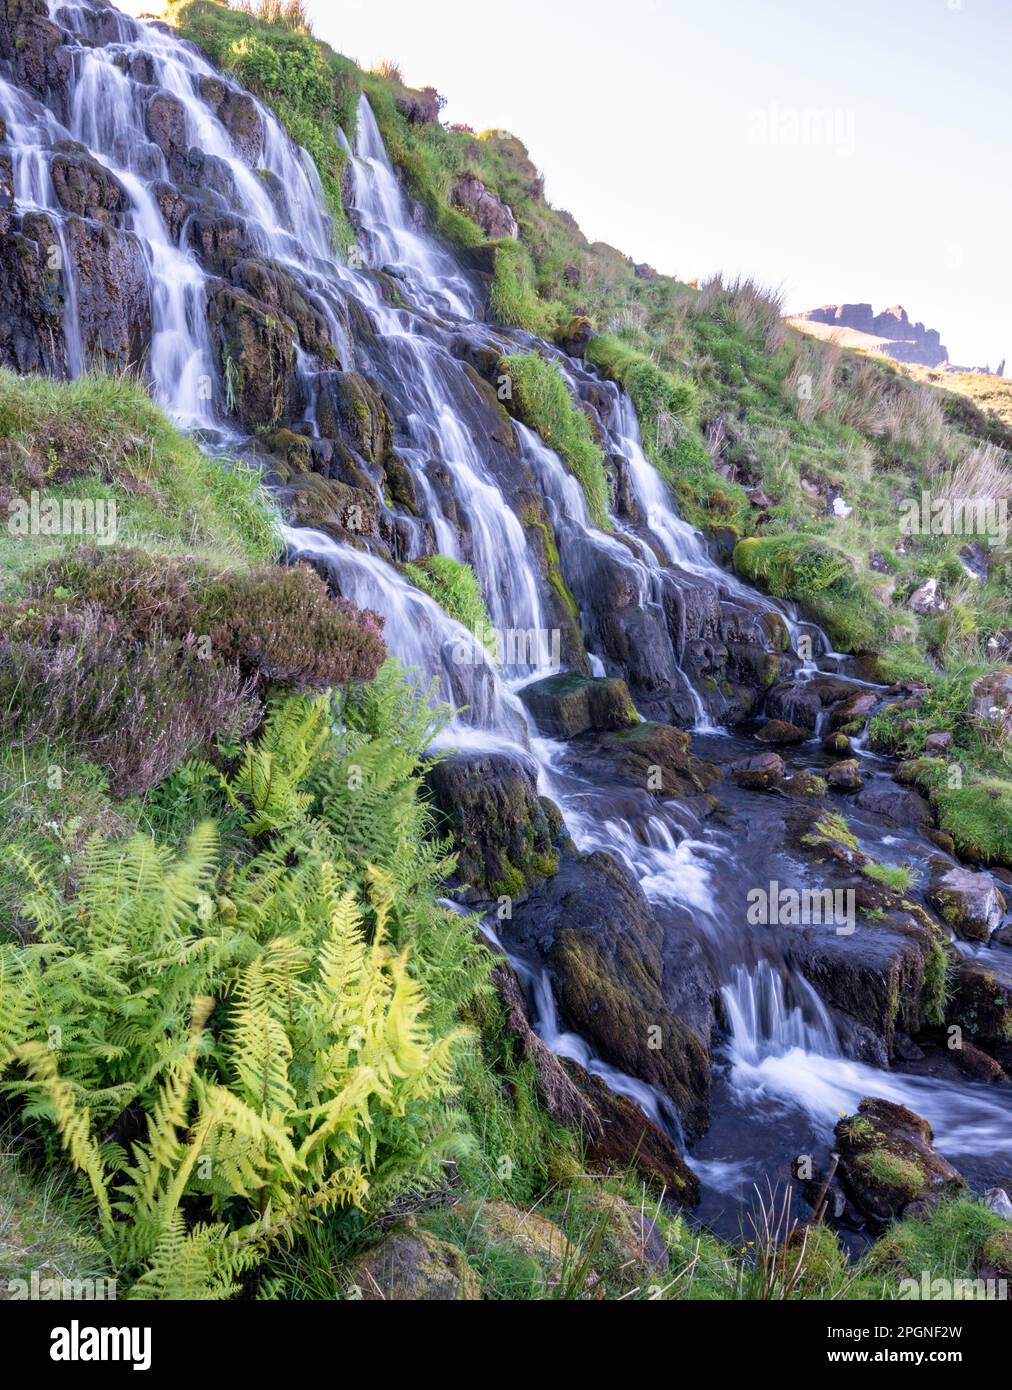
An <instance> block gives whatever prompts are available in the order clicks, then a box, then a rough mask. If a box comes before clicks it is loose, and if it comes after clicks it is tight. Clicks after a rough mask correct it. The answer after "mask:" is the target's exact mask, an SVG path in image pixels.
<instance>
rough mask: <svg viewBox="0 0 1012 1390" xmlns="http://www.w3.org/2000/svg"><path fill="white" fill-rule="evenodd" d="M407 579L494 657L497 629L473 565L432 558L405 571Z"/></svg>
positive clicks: (407, 566)
mask: <svg viewBox="0 0 1012 1390" xmlns="http://www.w3.org/2000/svg"><path fill="white" fill-rule="evenodd" d="M403 568H404V576H405V578H406V579H408V580H410V582H411V583H412V584H414V586H415V588H417V589H421V590H422V591H423V592H424V593H427V594H428V595H429V596H430V597H431V598H434V599H435V600H436V602H437V603H438V604H440V605H441V606H442V607H443V608H444V609H445V610H446V612H447V613H449V615H450V617H451V618H456V620H457V622H458V623H463V625H464V627H466V628H467V630H468V632H472V633H474V635H475V636H476V637H477V639H478V641H479V642H481V643H482V644H483V645H484V646H485V647H486V648H487V650H488V651H489V652H490V653H491V654H492V656H493V658H494V656H495V651H496V638H495V629H494V628H493V625H492V619H491V618H490V617H489V615H488V609H487V608H486V607H485V600H484V598H483V597H482V593H481V586H480V585H479V583H478V579H477V576H476V575H475V573H474V570H473V569H472V568H471V566H470V565H468V564H465V563H464V561H463V560H454V559H451V557H450V556H448V555H430V556H428V558H426V559H424V560H418V561H416V562H415V563H413V564H407V565H405V566H404V567H403Z"/></svg>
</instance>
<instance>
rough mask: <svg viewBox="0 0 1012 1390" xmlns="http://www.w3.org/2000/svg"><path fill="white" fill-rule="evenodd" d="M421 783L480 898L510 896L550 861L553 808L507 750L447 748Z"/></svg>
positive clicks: (553, 855)
mask: <svg viewBox="0 0 1012 1390" xmlns="http://www.w3.org/2000/svg"><path fill="white" fill-rule="evenodd" d="M425 786H426V790H427V792H428V795H429V797H430V798H431V800H432V802H433V805H434V806H435V807H436V808H437V810H438V811H439V812H440V813H441V816H440V828H441V829H442V830H443V832H444V833H448V834H449V835H450V836H451V837H452V839H453V842H454V847H455V848H456V850H457V852H458V860H457V874H458V876H459V877H460V879H461V880H462V881H463V882H464V883H466V884H467V885H468V887H469V888H471V889H472V890H473V891H474V892H475V893H476V894H477V895H478V896H479V897H481V898H482V899H489V898H500V897H506V898H515V897H517V896H519V895H520V894H522V893H524V892H525V891H526V890H527V889H528V888H529V887H530V885H531V884H532V883H536V882H537V881H538V880H540V879H542V878H545V877H546V876H548V875H550V874H553V873H554V872H555V870H556V868H557V867H558V854H557V851H556V849H555V846H554V840H555V838H556V836H557V835H558V834H559V831H560V829H561V824H562V822H561V817H560V816H559V813H558V810H557V809H556V807H555V806H554V805H553V804H552V803H551V802H550V801H547V800H545V799H544V798H543V797H539V796H538V789H537V783H536V781H535V777H534V771H533V769H532V767H531V766H530V765H529V764H528V763H527V762H526V761H524V760H522V759H521V758H519V757H518V756H516V755H514V754H512V753H498V752H497V753H472V752H461V753H452V754H450V756H449V757H446V758H443V759H441V760H440V761H439V762H436V763H434V764H433V765H432V766H431V767H430V768H429V770H428V772H427V773H426V777H425Z"/></svg>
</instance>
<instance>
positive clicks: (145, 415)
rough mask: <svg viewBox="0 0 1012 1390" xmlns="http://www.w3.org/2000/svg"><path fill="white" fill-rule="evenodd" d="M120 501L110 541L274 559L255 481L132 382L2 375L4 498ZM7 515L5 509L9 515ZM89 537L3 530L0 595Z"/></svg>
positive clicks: (223, 557) (0, 486)
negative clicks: (202, 444) (205, 449)
mask: <svg viewBox="0 0 1012 1390" xmlns="http://www.w3.org/2000/svg"><path fill="white" fill-rule="evenodd" d="M33 490H34V491H37V492H39V494H40V496H41V495H45V496H52V497H55V498H67V499H71V500H73V499H77V498H80V497H85V496H88V497H101V498H103V499H106V500H110V501H114V502H115V504H116V519H117V539H118V541H119V542H120V543H124V544H139V545H143V546H145V547H146V548H148V549H150V550H153V551H155V552H159V553H166V554H179V553H188V554H200V555H203V556H204V557H205V558H207V559H208V560H210V561H211V562H212V563H213V564H215V565H218V566H220V567H223V568H236V567H244V566H246V565H248V564H254V563H258V562H267V561H270V560H273V559H276V558H277V555H278V553H279V541H278V536H277V529H276V523H275V521H274V518H273V511H272V508H271V504H270V501H269V499H268V496H267V493H266V491H265V490H264V488H263V487H262V485H261V482H260V477H259V474H257V473H256V472H255V471H254V470H253V469H250V468H248V467H247V466H246V465H244V464H241V463H239V462H237V461H236V460H234V459H229V458H227V457H226V458H220V459H215V458H211V457H210V456H208V455H207V454H204V453H202V452H201V450H200V449H199V447H198V446H197V444H196V442H195V441H194V440H193V439H191V438H188V437H187V436H185V435H184V434H182V433H181V432H180V431H179V430H178V429H176V428H175V426H174V425H173V424H172V423H171V422H170V421H169V420H168V418H167V417H166V415H165V414H164V412H163V411H161V410H160V409H159V408H158V406H156V405H155V404H154V402H153V401H152V400H151V398H150V396H149V395H148V393H147V392H146V391H145V389H144V387H143V386H141V385H140V384H139V383H138V382H136V381H133V380H132V379H131V378H129V377H127V376H106V375H87V376H83V377H80V378H79V379H78V380H76V381H72V382H57V381H50V380H48V379H47V378H44V377H21V376H16V375H15V374H14V373H13V372H9V371H7V370H4V369H0V496H2V495H3V492H4V491H7V493H8V494H9V495H13V496H16V497H23V498H25V500H27V499H28V496H29V494H30V492H31V491H33ZM5 511H6V509H5ZM87 539H88V537H87V536H84V537H82V536H80V535H74V536H57V537H47V536H33V535H27V536H19V535H14V534H11V531H10V528H9V527H8V526H4V527H3V528H2V530H0V562H2V563H0V574H2V576H3V577H2V578H0V596H3V595H4V594H5V593H10V592H11V591H12V590H14V589H16V583H17V576H18V574H19V573H20V572H22V571H23V570H24V569H26V568H28V567H30V566H33V565H35V564H36V563H38V562H39V561H40V560H44V559H46V558H47V557H49V556H52V555H53V554H54V553H55V552H57V551H58V550H59V549H60V548H61V547H63V546H66V545H76V544H80V543H81V541H82V540H87Z"/></svg>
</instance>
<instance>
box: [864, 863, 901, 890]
mask: <svg viewBox="0 0 1012 1390" xmlns="http://www.w3.org/2000/svg"><path fill="white" fill-rule="evenodd" d="M861 872H862V873H863V874H864V875H865V876H866V877H867V878H870V879H873V880H874V882H875V883H879V884H881V885H882V887H883V888H888V889H889V891H890V893H905V892H906V891H907V889H908V888H909V887H910V884H911V882H912V881H913V871H912V870H911V869H910V868H909V866H908V865H906V864H863V865H862V866H861Z"/></svg>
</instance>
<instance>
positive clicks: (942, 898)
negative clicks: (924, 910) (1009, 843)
mask: <svg viewBox="0 0 1012 1390" xmlns="http://www.w3.org/2000/svg"><path fill="white" fill-rule="evenodd" d="M928 896H929V898H930V900H931V904H932V906H933V907H934V908H935V909H936V910H937V911H938V913H939V914H940V915H941V917H942V918H943V919H944V920H945V921H946V922H948V923H949V925H950V926H951V927H952V928H953V930H954V931H955V932H956V933H957V935H959V936H961V937H963V939H964V940H965V941H987V940H988V938H989V937H990V935H991V933H992V932H993V931H994V930H995V929H996V928H997V927H999V926H1000V925H1001V921H1002V918H1003V917H1004V915H1005V899H1004V897H1003V896H1002V894H1001V893H999V891H998V889H997V887H996V885H995V882H994V879H993V878H992V877H991V875H990V874H983V873H980V874H975V873H973V871H972V870H970V869H963V868H959V867H955V868H951V869H946V870H945V871H944V872H936V874H935V876H934V877H933V879H932V881H931V887H930V889H929V893H928Z"/></svg>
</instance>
